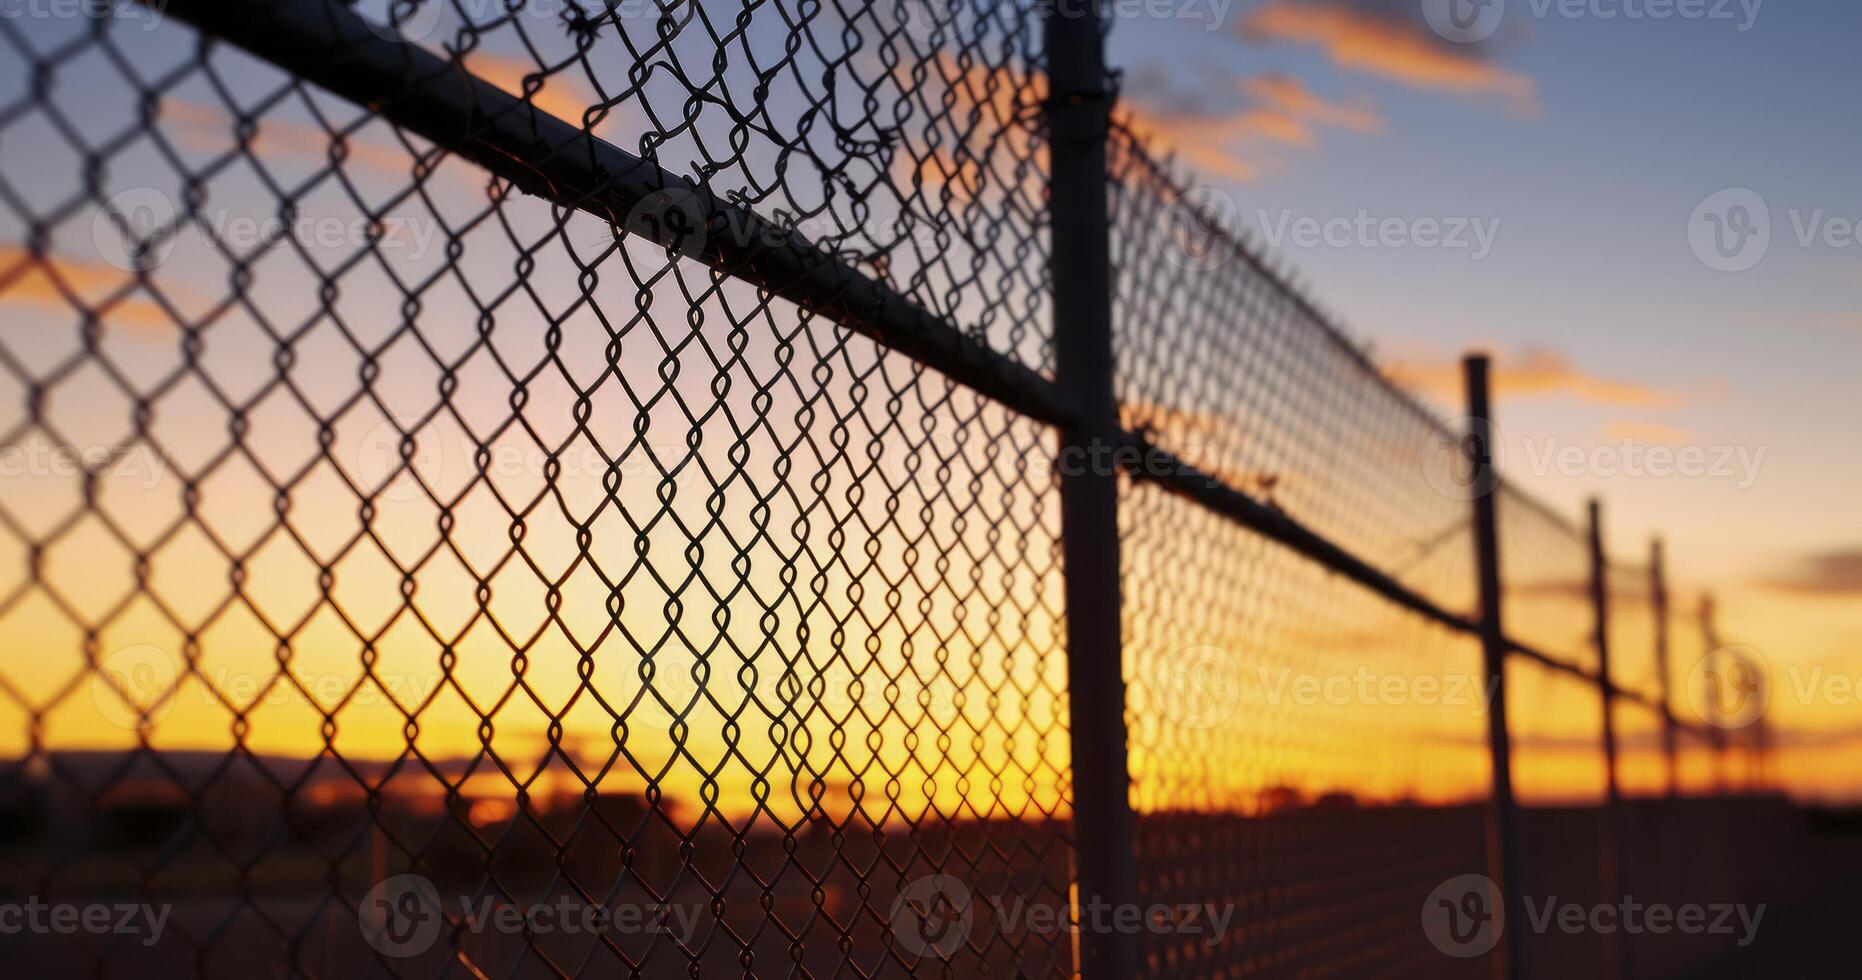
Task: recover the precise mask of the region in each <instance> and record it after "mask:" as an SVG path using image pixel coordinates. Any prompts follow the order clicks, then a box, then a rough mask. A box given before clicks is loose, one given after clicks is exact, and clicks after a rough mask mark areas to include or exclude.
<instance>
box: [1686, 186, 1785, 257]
mask: <svg viewBox="0 0 1862 980" xmlns="http://www.w3.org/2000/svg"><path fill="white" fill-rule="evenodd" d="M1687 240H1688V245H1689V246H1690V247H1692V248H1693V250H1694V256H1695V257H1696V258H1698V259H1700V261H1701V262H1702V264H1704V265H1706V266H1707V268H1709V269H1713V270H1715V271H1716V272H1744V271H1746V270H1748V269H1751V268H1753V267H1755V266H1757V265H1758V264H1759V263H1760V262H1763V261H1765V256H1766V254H1767V253H1769V252H1770V251H1771V240H1772V223H1771V207H1770V206H1769V205H1767V204H1766V203H1765V199H1764V198H1763V197H1761V196H1759V193H1758V192H1757V191H1755V190H1751V189H1750V188H1745V187H1729V188H1727V189H1726V190H1723V191H1718V192H1716V193H1714V194H1710V195H1708V196H1707V198H1706V200H1703V201H1701V202H1700V204H1699V205H1697V206H1696V207H1695V208H1694V213H1693V214H1692V215H1690V216H1689V217H1688V219H1687Z"/></svg>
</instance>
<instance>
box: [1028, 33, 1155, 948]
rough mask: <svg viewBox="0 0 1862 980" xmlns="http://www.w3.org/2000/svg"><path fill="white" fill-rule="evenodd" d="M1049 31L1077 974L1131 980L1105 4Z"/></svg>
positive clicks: (1134, 886) (1131, 876)
mask: <svg viewBox="0 0 1862 980" xmlns="http://www.w3.org/2000/svg"><path fill="white" fill-rule="evenodd" d="M1043 19H1044V22H1045V23H1044V40H1045V47H1046V51H1047V69H1048V103H1047V107H1046V121H1047V133H1048V138H1049V153H1050V159H1051V166H1052V171H1051V176H1050V178H1049V180H1050V183H1049V188H1050V195H1049V198H1048V216H1049V219H1050V221H1051V228H1050V231H1051V239H1052V240H1051V242H1050V248H1051V251H1050V253H1049V254H1050V259H1049V266H1048V272H1049V275H1050V277H1051V279H1052V289H1053V294H1052V295H1053V303H1054V306H1053V314H1054V323H1053V329H1054V333H1053V336H1054V380H1055V382H1056V383H1057V384H1058V385H1059V386H1060V387H1061V388H1062V389H1064V390H1065V391H1066V392H1067V393H1068V395H1069V396H1071V397H1072V399H1073V400H1074V402H1075V405H1076V406H1077V411H1078V417H1077V423H1076V424H1075V425H1074V426H1072V427H1069V428H1067V429H1065V430H1064V431H1062V432H1061V433H1060V439H1061V445H1060V456H1059V464H1060V513H1061V554H1062V557H1063V559H1064V563H1065V567H1066V602H1067V686H1068V697H1069V702H1070V704H1071V706H1072V714H1071V723H1070V724H1069V726H1068V728H1069V733H1068V734H1069V735H1070V737H1071V739H1072V750H1073V850H1074V862H1075V864H1074V867H1075V876H1076V879H1077V882H1078V888H1077V891H1076V895H1075V903H1076V907H1075V910H1076V913H1077V914H1078V915H1079V922H1080V930H1079V932H1078V933H1077V935H1078V937H1079V939H1078V943H1079V945H1078V956H1079V964H1078V966H1079V973H1080V976H1081V977H1082V978H1083V980H1114V978H1118V980H1124V978H1127V977H1132V976H1136V975H1137V972H1138V959H1139V936H1138V934H1137V932H1136V931H1135V930H1127V929H1114V928H1108V927H1107V926H1108V925H1109V923H1110V922H1111V921H1112V920H1111V919H1110V918H1109V917H1107V915H1106V913H1105V911H1095V910H1110V909H1124V908H1136V907H1137V891H1138V873H1137V855H1136V852H1135V850H1134V846H1135V837H1134V834H1133V821H1132V813H1131V777H1130V774H1129V772H1128V771H1127V769H1126V756H1125V678H1124V673H1123V670H1124V667H1123V664H1122V662H1121V642H1120V636H1121V633H1120V631H1121V629H1122V625H1123V624H1122V622H1121V619H1120V611H1119V600H1120V593H1119V587H1120V582H1119V575H1120V570H1119V539H1118V474H1117V472H1116V471H1115V470H1113V469H1112V468H1110V467H1100V466H1098V465H1096V461H1099V460H1106V459H1111V458H1112V453H1111V452H1109V451H1095V450H1109V449H1110V448H1111V447H1114V446H1116V445H1117V442H1116V441H1115V433H1116V432H1117V430H1118V407H1117V402H1116V401H1115V398H1114V394H1113V360H1112V259H1111V242H1110V214H1109V207H1108V203H1107V197H1108V194H1109V190H1110V188H1109V185H1108V183H1107V175H1106V139H1107V137H1108V135H1109V133H1110V127H1109V125H1108V122H1109V118H1110V111H1111V104H1110V103H1111V93H1110V91H1109V87H1108V84H1107V75H1106V68H1105V47H1104V14H1103V12H1102V11H1101V10H1100V9H1099V6H1098V4H1097V2H1095V0H1051V2H1049V3H1046V4H1044V5H1043ZM1095 917H1096V918H1095Z"/></svg>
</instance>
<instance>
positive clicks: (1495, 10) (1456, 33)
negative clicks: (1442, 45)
mask: <svg viewBox="0 0 1862 980" xmlns="http://www.w3.org/2000/svg"><path fill="white" fill-rule="evenodd" d="M1422 19H1423V20H1425V21H1427V22H1428V24H1429V29H1430V30H1432V31H1434V32H1435V33H1436V34H1437V35H1438V36H1440V37H1441V38H1442V39H1443V40H1445V41H1453V42H1455V43H1456V44H1473V43H1475V42H1477V41H1485V40H1487V39H1488V38H1490V37H1493V35H1494V32H1495V31H1498V30H1499V29H1500V22H1501V21H1503V20H1505V19H1506V0H1422Z"/></svg>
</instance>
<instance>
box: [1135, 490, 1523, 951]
mask: <svg viewBox="0 0 1862 980" xmlns="http://www.w3.org/2000/svg"><path fill="white" fill-rule="evenodd" d="M1123 522H1124V525H1125V527H1124V529H1123V533H1124V535H1125V540H1126V542H1127V543H1128V544H1127V547H1126V548H1125V551H1124V554H1125V556H1126V558H1125V581H1126V583H1127V585H1126V622H1127V636H1126V648H1125V649H1126V659H1127V682H1128V685H1129V686H1128V708H1127V717H1126V724H1127V725H1128V726H1129V727H1130V740H1131V768H1132V774H1133V785H1132V799H1133V806H1134V808H1135V809H1136V810H1137V812H1138V835H1139V845H1138V866H1139V875H1140V878H1139V887H1140V900H1141V902H1142V903H1144V904H1147V905H1149V904H1152V903H1169V904H1178V903H1186V902H1187V903H1215V904H1217V905H1218V906H1222V907H1228V908H1233V909H1236V910H1238V912H1239V917H1240V924H1239V926H1238V928H1237V933H1236V934H1235V935H1233V936H1231V937H1230V940H1229V941H1227V942H1223V943H1221V944H1219V945H1213V944H1210V943H1208V942H1206V941H1205V937H1201V936H1193V935H1168V936H1153V937H1149V938H1148V944H1147V950H1146V952H1147V958H1146V963H1147V967H1148V974H1147V975H1153V976H1185V977H1190V976H1294V975H1302V976H1303V975H1342V976H1352V975H1363V974H1365V973H1369V972H1377V971H1380V970H1387V969H1388V970H1396V971H1398V972H1403V971H1404V970H1405V969H1412V970H1418V971H1423V972H1429V973H1431V974H1433V972H1434V971H1436V970H1438V969H1448V970H1451V971H1452V970H1453V969H1454V967H1455V965H1456V964H1454V963H1451V962H1448V961H1446V960H1445V958H1444V957H1442V956H1441V954H1440V953H1439V952H1437V951H1436V950H1435V949H1433V948H1432V947H1430V946H1429V945H1428V942H1427V941H1426V939H1425V938H1424V936H1423V934H1422V933H1421V931H1420V930H1419V929H1418V928H1417V925H1416V922H1417V919H1416V915H1417V909H1418V908H1420V907H1422V904H1423V900H1424V898H1425V897H1426V896H1427V895H1428V893H1429V891H1430V889H1431V888H1433V887H1434V886H1435V885H1436V884H1437V883H1439V882H1441V881H1444V880H1447V879H1450V878H1453V877H1455V876H1457V875H1462V874H1468V873H1475V872H1480V871H1482V870H1483V869H1484V867H1485V859H1486V851H1485V847H1486V844H1485V838H1484V836H1483V832H1482V827H1483V824H1482V819H1483V818H1482V812H1483V811H1482V808H1481V806H1480V802H1481V801H1482V800H1484V799H1485V797H1486V795H1487V792H1488V783H1489V780H1490V778H1491V767H1490V764H1489V759H1488V756H1487V751H1486V743H1485V738H1484V733H1485V730H1486V728H1485V725H1486V722H1485V716H1484V714H1483V713H1482V709H1483V703H1482V702H1481V701H1480V699H1479V692H1480V685H1481V680H1480V678H1479V677H1478V675H1479V672H1480V651H1479V648H1478V645H1477V644H1475V643H1474V642H1473V641H1472V640H1471V639H1469V638H1467V637H1465V636H1458V635H1455V634H1453V633H1451V632H1449V631H1448V630H1446V629H1443V628H1441V627H1439V626H1435V625H1433V624H1429V623H1427V622H1425V621H1423V620H1422V619H1421V618H1420V617H1417V616H1414V615H1412V614H1410V613H1407V612H1405V611H1402V610H1400V609H1398V608H1397V607H1395V606H1392V605H1390V604H1388V603H1385V602H1383V601H1382V600H1379V599H1377V598H1375V597H1373V596H1371V595H1369V594H1368V593H1366V592H1364V591H1363V590H1362V589H1360V588H1359V587H1357V586H1355V585H1352V584H1350V583H1346V582H1341V581H1339V580H1338V579H1336V578H1335V577H1332V576H1330V574H1329V573H1327V572H1326V571H1325V570H1324V569H1322V568H1320V567H1319V566H1317V565H1315V564H1313V563H1312V562H1310V561H1308V560H1306V559H1304V558H1301V557H1298V556H1295V555H1293V554H1291V553H1289V552H1287V551H1286V550H1285V549H1283V548H1281V547H1280V546H1278V545H1275V544H1271V543H1268V542H1266V541H1264V540H1263V539H1261V538H1259V537H1258V536H1255V535H1252V534H1251V533H1249V532H1247V531H1245V530H1242V529H1240V528H1237V527H1235V526H1234V525H1232V524H1228V523H1227V522H1225V521H1224V520H1223V519H1221V518H1219V517H1217V516H1215V515H1212V514H1208V513H1206V512H1201V511H1199V510H1197V509H1195V508H1194V507H1193V506H1191V505H1189V504H1187V503H1184V502H1182V501H1180V500H1177V499H1176V498H1173V497H1169V496H1166V495H1164V494H1163V493H1162V492H1161V491H1159V490H1157V489H1156V488H1154V487H1149V486H1142V485H1141V486H1138V487H1135V488H1133V489H1131V491H1130V492H1129V493H1128V494H1127V496H1126V498H1125V502H1124V505H1123ZM1367 678H1368V680H1367ZM1386 682H1395V683H1397V684H1398V685H1400V686H1399V688H1397V689H1396V690H1395V691H1394V692H1392V691H1391V690H1389V689H1386V688H1384V687H1383V686H1382V685H1383V684H1384V683H1386ZM1431 684H1439V685H1441V686H1440V687H1439V688H1434V687H1430V686H1429V685H1431ZM1406 965H1407V966H1406ZM1461 965H1463V966H1467V964H1461ZM1486 969H1487V968H1486V966H1485V964H1484V963H1481V962H1480V961H1478V960H1477V961H1475V965H1473V966H1472V967H1470V968H1469V975H1474V974H1478V973H1482V972H1484V971H1485V970H1486Z"/></svg>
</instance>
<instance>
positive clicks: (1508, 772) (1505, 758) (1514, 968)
mask: <svg viewBox="0 0 1862 980" xmlns="http://www.w3.org/2000/svg"><path fill="white" fill-rule="evenodd" d="M1462 368H1463V373H1464V375H1465V378H1466V381H1467V396H1468V434H1467V441H1466V442H1465V443H1464V444H1463V450H1464V451H1465V452H1466V453H1467V456H1468V462H1469V464H1470V471H1469V477H1470V483H1469V490H1470V491H1471V492H1472V493H1473V495H1474V563H1475V564H1474V567H1475V571H1476V574H1477V577H1478V582H1479V588H1480V636H1481V660H1482V663H1483V665H1484V669H1485V671H1486V674H1487V684H1488V687H1489V689H1490V690H1491V691H1492V692H1493V693H1492V695H1491V697H1492V702H1493V703H1492V706H1491V707H1490V709H1489V711H1488V712H1487V746H1488V750H1489V751H1490V752H1491V754H1492V756H1493V806H1492V808H1491V812H1490V817H1489V826H1488V835H1487V839H1488V845H1489V856H1488V874H1489V875H1490V876H1491V877H1494V878H1497V879H1499V880H1498V881H1497V882H1495V883H1496V884H1497V885H1499V887H1500V894H1501V895H1502V896H1503V900H1504V901H1505V903H1506V915H1505V920H1504V921H1505V925H1504V931H1503V933H1502V938H1501V941H1500V942H1501V947H1502V950H1503V951H1502V953H1501V955H1500V957H1499V958H1497V959H1496V960H1495V961H1494V966H1495V972H1496V973H1502V971H1504V973H1503V974H1502V975H1504V976H1508V977H1514V978H1517V977H1519V976H1520V968H1519V963H1520V954H1519V947H1520V944H1519V942H1518V936H1519V935H1520V933H1521V932H1522V931H1523V926H1524V924H1525V922H1526V915H1525V903H1524V902H1522V901H1521V900H1520V890H1519V889H1520V880H1519V829H1518V828H1519V807H1518V804H1517V803H1516V802H1515V801H1514V799H1513V751H1512V745H1511V742H1510V741H1509V738H1508V734H1507V723H1506V654H1507V647H1506V628H1505V623H1504V622H1503V621H1502V620H1501V618H1500V602H1501V591H1500V522H1499V516H1498V514H1499V510H1498V508H1499V502H1498V500H1497V499H1496V498H1497V497H1498V496H1499V491H1500V472H1499V470H1498V468H1496V467H1495V466H1494V428H1493V406H1492V404H1491V400H1490V397H1489V391H1488V380H1487V358H1485V357H1482V356H1478V355H1474V356H1469V357H1468V358H1467V359H1466V360H1465V361H1463V362H1462Z"/></svg>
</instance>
